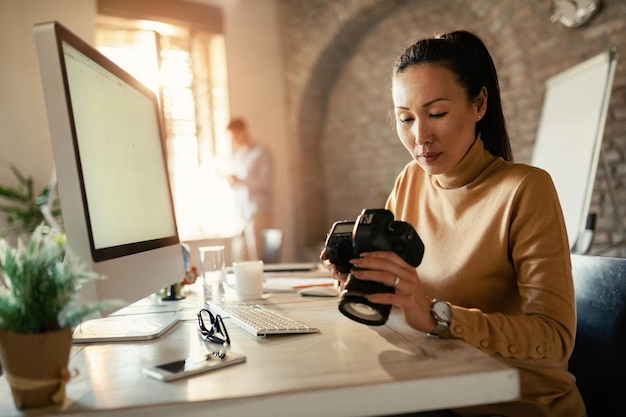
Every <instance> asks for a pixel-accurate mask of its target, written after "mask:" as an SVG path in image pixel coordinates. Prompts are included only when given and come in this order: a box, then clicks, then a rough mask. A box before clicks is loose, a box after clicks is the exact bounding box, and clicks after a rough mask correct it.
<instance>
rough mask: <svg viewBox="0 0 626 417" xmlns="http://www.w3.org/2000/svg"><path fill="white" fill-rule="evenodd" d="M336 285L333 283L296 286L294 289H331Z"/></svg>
mask: <svg viewBox="0 0 626 417" xmlns="http://www.w3.org/2000/svg"><path fill="white" fill-rule="evenodd" d="M333 285H334V284H333V283H332V282H325V283H323V284H306V285H294V286H293V288H294V289H295V290H300V289H302V288H311V287H331V286H333Z"/></svg>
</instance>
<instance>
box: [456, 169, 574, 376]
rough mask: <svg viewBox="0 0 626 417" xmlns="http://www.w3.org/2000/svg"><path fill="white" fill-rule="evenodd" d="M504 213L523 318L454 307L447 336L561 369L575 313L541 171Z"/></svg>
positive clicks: (560, 230) (561, 235)
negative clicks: (505, 214)
mask: <svg viewBox="0 0 626 417" xmlns="http://www.w3.org/2000/svg"><path fill="white" fill-rule="evenodd" d="M508 215H509V216H510V218H509V240H508V252H509V256H510V259H511V262H512V263H513V267H514V268H515V272H516V275H517V286H518V288H519V292H520V296H521V314H520V315H506V314H502V313H489V314H486V313H483V312H481V311H480V310H478V309H471V308H463V307H459V306H453V314H452V321H451V325H450V332H449V333H450V336H451V337H454V338H459V339H463V340H464V341H466V342H467V343H469V344H471V345H473V346H475V347H478V348H479V349H481V350H484V351H486V352H488V353H493V354H498V355H501V356H502V357H504V358H508V359H513V360H528V359H531V360H538V361H541V362H542V363H543V364H544V365H545V366H558V367H562V366H564V365H565V364H566V363H567V360H568V358H569V356H570V354H571V351H572V349H573V344H574V337H575V328H576V312H575V301H574V289H573V281H572V275H571V261H570V254H569V245H568V241H567V234H566V232H565V224H564V220H563V215H562V212H561V207H560V203H559V200H558V197H557V193H556V189H555V188H554V185H553V183H552V180H551V178H550V177H549V175H548V174H547V173H546V172H545V171H542V170H538V169H537V170H532V171H531V173H530V174H529V175H527V176H526V178H524V180H523V181H522V182H521V183H520V185H519V186H518V188H517V190H516V191H515V193H514V194H513V197H512V202H511V206H510V212H509V214H508Z"/></svg>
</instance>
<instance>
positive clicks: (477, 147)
mask: <svg viewBox="0 0 626 417" xmlns="http://www.w3.org/2000/svg"><path fill="white" fill-rule="evenodd" d="M495 159H496V157H495V156H493V155H492V154H490V153H489V151H487V150H486V149H485V145H484V143H483V141H482V139H481V138H480V136H478V137H477V138H476V140H475V141H474V143H473V144H472V146H470V148H469V150H468V151H467V153H466V154H465V156H464V157H463V159H461V161H460V162H459V163H458V164H457V165H456V166H455V167H454V168H452V169H451V170H450V171H448V172H446V173H443V174H437V175H433V176H432V183H433V185H434V186H436V187H440V188H459V187H463V186H464V185H467V184H469V183H470V182H472V181H473V180H474V179H475V178H476V177H477V176H478V175H479V174H480V173H481V172H482V171H483V170H484V169H485V167H486V166H487V165H488V164H489V163H490V162H492V161H493V160H495Z"/></svg>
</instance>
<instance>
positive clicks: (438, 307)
mask: <svg viewBox="0 0 626 417" xmlns="http://www.w3.org/2000/svg"><path fill="white" fill-rule="evenodd" d="M430 313H431V314H432V315H433V317H434V318H435V321H436V322H437V327H435V330H433V331H432V332H430V333H428V335H429V336H435V337H439V335H440V334H442V333H444V332H447V331H448V328H449V327H450V318H451V317H452V308H450V304H448V303H447V302H446V301H441V300H434V301H433V303H432V304H431V305H430Z"/></svg>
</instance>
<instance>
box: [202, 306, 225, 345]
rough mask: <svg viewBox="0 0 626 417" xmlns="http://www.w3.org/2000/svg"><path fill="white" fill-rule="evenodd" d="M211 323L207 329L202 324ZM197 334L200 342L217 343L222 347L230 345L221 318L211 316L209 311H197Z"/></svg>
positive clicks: (204, 309)
mask: <svg viewBox="0 0 626 417" xmlns="http://www.w3.org/2000/svg"><path fill="white" fill-rule="evenodd" d="M206 322H209V323H211V327H210V328H209V329H207V327H206V325H205V324H204V323H206ZM198 333H200V337H201V338H202V340H204V341H207V342H213V343H219V344H221V345H223V346H228V345H230V337H229V336H228V330H226V325H225V324H224V320H222V316H220V315H219V314H218V315H215V316H214V315H213V313H211V312H210V311H209V310H207V309H206V308H203V309H202V310H200V311H198Z"/></svg>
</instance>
